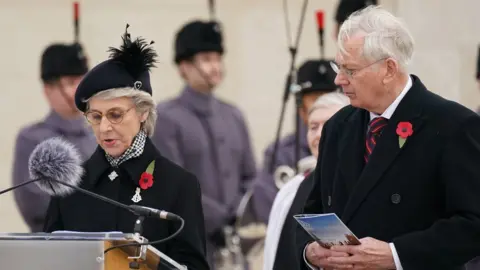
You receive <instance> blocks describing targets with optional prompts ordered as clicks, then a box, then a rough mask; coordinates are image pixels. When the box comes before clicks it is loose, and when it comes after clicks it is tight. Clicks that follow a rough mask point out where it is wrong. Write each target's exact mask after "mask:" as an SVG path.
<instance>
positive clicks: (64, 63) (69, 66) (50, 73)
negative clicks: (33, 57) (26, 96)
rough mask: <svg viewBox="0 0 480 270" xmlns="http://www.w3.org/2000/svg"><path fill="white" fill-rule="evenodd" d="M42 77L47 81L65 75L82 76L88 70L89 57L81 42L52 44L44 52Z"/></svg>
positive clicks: (41, 67)
mask: <svg viewBox="0 0 480 270" xmlns="http://www.w3.org/2000/svg"><path fill="white" fill-rule="evenodd" d="M40 70H41V71H40V73H41V75H40V77H41V78H42V81H43V82H45V83H47V82H51V81H54V80H58V79H60V77H63V76H82V75H84V74H85V73H87V71H88V65H87V59H86V57H85V54H84V53H83V48H82V46H81V45H80V44H78V43H74V44H60V43H56V44H52V45H50V46H48V47H47V48H46V49H45V50H44V51H43V53H42V60H41V64H40Z"/></svg>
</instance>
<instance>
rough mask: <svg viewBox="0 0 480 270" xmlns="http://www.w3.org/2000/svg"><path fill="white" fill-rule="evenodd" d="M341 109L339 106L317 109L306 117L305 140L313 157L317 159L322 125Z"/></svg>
mask: <svg viewBox="0 0 480 270" xmlns="http://www.w3.org/2000/svg"><path fill="white" fill-rule="evenodd" d="M341 108H342V107H341V106H330V107H328V108H318V109H316V110H314V111H313V112H311V113H310V115H309V116H308V132H307V140H308V146H309V148H310V152H311V153H312V155H313V156H314V157H316V158H318V144H319V143H320V137H321V136H322V129H323V125H324V124H325V122H327V120H328V119H330V117H332V116H333V115H334V114H335V113H336V112H337V111H338V110H340V109H341Z"/></svg>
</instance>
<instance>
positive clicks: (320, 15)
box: [315, 10, 325, 59]
mask: <svg viewBox="0 0 480 270" xmlns="http://www.w3.org/2000/svg"><path fill="white" fill-rule="evenodd" d="M315 16H316V18H317V27H318V35H319V39H320V56H321V58H322V59H323V58H324V56H325V51H324V47H323V46H324V42H323V41H324V39H323V35H324V27H323V26H324V25H323V10H318V11H317V12H316V13H315Z"/></svg>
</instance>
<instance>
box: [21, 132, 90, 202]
mask: <svg viewBox="0 0 480 270" xmlns="http://www.w3.org/2000/svg"><path fill="white" fill-rule="evenodd" d="M28 170H29V173H30V178H31V179H32V180H33V179H39V181H37V182H35V183H36V184H37V185H38V187H39V188H40V189H41V190H43V191H45V192H46V193H48V194H50V195H51V196H66V195H68V194H70V193H72V192H73V191H74V190H73V189H72V188H70V187H67V186H65V185H62V184H61V183H58V182H56V181H60V182H63V183H67V184H70V185H73V186H78V185H79V184H80V181H81V177H82V174H83V168H82V159H81V156H80V154H79V153H78V151H77V150H76V148H75V146H74V145H73V144H71V143H70V142H68V141H66V140H65V139H62V138H60V137H54V138H51V139H47V140H45V141H43V142H41V143H40V144H38V145H37V146H36V147H35V149H34V150H33V152H32V154H31V155H30V158H29V160H28ZM52 180H54V181H52Z"/></svg>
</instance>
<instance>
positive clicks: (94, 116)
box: [85, 106, 135, 125]
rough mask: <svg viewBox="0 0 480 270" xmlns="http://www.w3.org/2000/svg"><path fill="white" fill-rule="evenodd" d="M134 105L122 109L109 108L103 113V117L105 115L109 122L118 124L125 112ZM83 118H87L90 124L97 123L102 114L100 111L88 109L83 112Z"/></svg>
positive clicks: (99, 121) (100, 120)
mask: <svg viewBox="0 0 480 270" xmlns="http://www.w3.org/2000/svg"><path fill="white" fill-rule="evenodd" d="M134 107H135V106H134ZM134 107H131V108H130V109H128V110H122V109H119V108H114V109H110V110H108V111H107V113H106V114H105V117H107V119H108V121H109V122H110V123H112V124H119V123H121V122H122V120H123V117H124V116H125V114H127V113H128V111H130V110H131V109H133V108H134ZM85 118H87V121H88V122H89V123H90V124H92V125H98V124H100V123H101V122H102V118H103V114H102V113H101V112H97V111H88V112H86V113H85Z"/></svg>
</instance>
